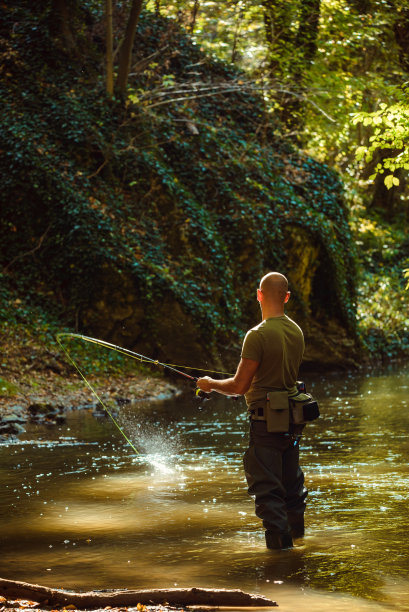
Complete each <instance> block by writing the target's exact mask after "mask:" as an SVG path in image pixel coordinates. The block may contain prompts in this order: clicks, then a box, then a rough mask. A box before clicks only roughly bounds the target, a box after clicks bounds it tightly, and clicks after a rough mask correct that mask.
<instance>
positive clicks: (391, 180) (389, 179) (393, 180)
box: [384, 174, 399, 189]
mask: <svg viewBox="0 0 409 612" xmlns="http://www.w3.org/2000/svg"><path fill="white" fill-rule="evenodd" d="M384 183H385V185H386V187H387V188H388V189H391V188H392V187H393V186H394V185H395V186H397V185H399V179H398V177H397V176H393V174H388V175H387V176H385V178H384Z"/></svg>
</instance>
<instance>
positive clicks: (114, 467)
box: [0, 366, 409, 612]
mask: <svg viewBox="0 0 409 612" xmlns="http://www.w3.org/2000/svg"><path fill="white" fill-rule="evenodd" d="M408 374H409V367H408V366H399V367H398V366H395V367H390V368H389V369H387V370H386V369H384V370H382V371H375V370H373V371H366V372H363V373H359V374H356V373H355V374H340V373H337V374H328V375H326V376H323V375H308V376H306V381H307V384H308V386H309V389H310V390H311V391H312V392H313V393H314V395H315V396H316V397H317V398H318V399H319V401H320V408H321V415H322V416H321V418H320V419H319V420H318V421H316V422H314V423H313V424H310V425H309V426H308V427H307V428H306V430H305V435H304V437H303V439H302V443H301V449H302V450H301V455H302V465H303V468H304V471H305V476H306V484H307V487H308V489H309V497H308V508H307V514H306V536H305V537H304V538H303V539H302V540H297V541H296V547H295V548H294V549H293V550H289V551H280V552H272V551H268V550H267V549H266V548H265V544H264V534H263V530H262V528H261V524H260V521H259V520H258V519H257V518H256V517H255V515H254V511H253V500H252V499H251V498H250V497H249V496H248V494H247V491H246V485H245V479H244V474H243V470H242V454H243V451H244V449H245V447H246V440H247V423H246V415H245V409H244V403H243V400H239V401H232V400H228V399H225V398H222V397H220V396H218V397H215V398H214V399H212V400H211V401H208V402H206V403H204V404H203V405H202V407H203V409H202V410H199V409H198V406H199V404H198V403H197V401H196V400H195V399H193V398H192V397H191V396H189V397H185V398H183V399H182V400H180V399H178V400H171V401H170V400H169V401H160V402H154V403H151V404H146V403H143V402H135V403H131V404H128V405H125V406H123V407H122V408H121V409H120V411H119V415H118V420H119V422H120V424H121V426H122V427H123V429H124V431H125V432H126V435H127V436H128V437H129V438H130V439H131V440H132V441H133V443H134V444H135V446H136V447H137V448H138V450H139V451H140V453H139V454H138V455H136V454H135V452H134V451H133V449H132V448H131V447H130V446H129V445H128V444H127V443H126V441H125V440H124V438H123V437H122V435H121V434H120V432H119V430H118V429H117V428H116V427H115V425H114V424H113V423H112V421H111V420H110V419H109V418H102V417H99V418H98V417H96V416H94V415H93V414H92V411H91V410H89V411H88V410H76V411H70V412H69V413H68V415H67V422H66V424H64V425H61V426H54V427H45V426H38V425H31V426H30V427H29V429H28V430H27V432H26V434H25V435H23V436H21V437H20V439H19V440H18V441H15V442H10V443H5V444H2V445H0V482H1V498H0V517H1V523H2V528H1V533H0V576H1V577H3V578H10V579H15V580H24V581H27V582H31V583H38V584H43V585H47V586H54V587H64V588H69V589H78V590H85V589H106V588H130V589H131V588H135V589H136V588H149V587H162V588H164V587H173V586H179V587H187V586H202V587H215V588H241V589H244V590H246V591H249V592H253V593H262V594H264V595H266V596H268V597H271V598H272V599H275V600H277V602H278V604H279V606H280V608H279V609H281V610H282V611H283V612H289V611H292V612H293V611H294V610H295V609H298V608H300V609H307V608H308V607H309V608H310V609H312V610H314V612H319V611H321V610H322V611H331V612H337V611H338V610H339V611H343V610H353V611H357V612H360V611H366V610H374V611H375V610H409V541H408V531H409V512H408V503H409V467H408V456H409V410H408V406H409V382H408V380H409V379H408Z"/></svg>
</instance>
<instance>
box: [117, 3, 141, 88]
mask: <svg viewBox="0 0 409 612" xmlns="http://www.w3.org/2000/svg"><path fill="white" fill-rule="evenodd" d="M142 5H143V0H132V6H131V11H130V13H129V18H128V23H127V26H126V32H125V38H124V40H123V43H122V45H121V48H120V50H119V68H118V78H117V82H116V85H117V88H118V90H119V91H120V92H121V93H122V94H124V93H125V91H126V86H127V83H128V74H129V70H130V68H131V61H132V48H133V41H134V38H135V31H136V26H137V25H138V21H139V16H140V14H141V11H142Z"/></svg>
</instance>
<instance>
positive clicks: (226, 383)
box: [196, 357, 259, 395]
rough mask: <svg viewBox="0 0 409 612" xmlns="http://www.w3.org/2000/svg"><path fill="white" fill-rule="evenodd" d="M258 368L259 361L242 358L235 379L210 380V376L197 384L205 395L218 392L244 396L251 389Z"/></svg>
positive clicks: (204, 377) (201, 379)
mask: <svg viewBox="0 0 409 612" xmlns="http://www.w3.org/2000/svg"><path fill="white" fill-rule="evenodd" d="M258 366H259V362H258V361H253V360H252V359H245V358H244V357H242V359H241V360H240V363H239V365H238V367H237V371H236V374H235V375H234V377H233V378H224V379H223V380H216V379H215V378H210V376H203V378H199V380H198V381H197V383H196V384H197V386H198V387H199V389H201V390H202V391H205V393H210V392H211V391H217V392H218V393H222V394H223V395H244V393H246V392H247V391H248V390H249V388H250V385H251V381H252V380H253V376H254V374H255V373H256V371H257V368H258Z"/></svg>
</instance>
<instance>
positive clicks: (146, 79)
mask: <svg viewBox="0 0 409 612" xmlns="http://www.w3.org/2000/svg"><path fill="white" fill-rule="evenodd" d="M50 4H51V3H50ZM0 11H1V13H2V14H1V19H0V22H1V24H2V25H1V26H0V27H1V41H0V45H1V48H0V52H1V56H0V65H1V70H2V81H1V106H2V113H1V116H2V124H1V133H0V135H1V146H0V148H1V150H2V154H1V174H2V177H3V178H2V189H1V192H0V193H1V195H0V198H1V217H0V227H1V241H0V256H1V269H2V275H1V279H0V280H1V290H0V291H1V292H0V297H1V300H2V306H1V308H2V309H1V314H2V317H3V319H5V318H8V319H9V321H10V320H13V321H15V322H16V323H20V324H23V323H24V324H29V317H30V316H34V314H33V313H38V312H41V313H43V316H44V313H45V316H46V317H47V316H50V317H51V316H52V317H53V320H54V321H58V322H59V324H61V326H64V327H68V328H70V327H71V328H75V327H76V329H78V330H79V331H81V332H84V333H88V334H94V335H96V336H99V337H101V338H104V339H106V340H111V341H113V342H115V343H118V344H121V345H126V346H129V347H135V348H137V349H139V350H140V351H146V352H147V353H148V354H149V355H151V356H155V357H160V358H162V359H171V360H173V361H174V362H178V361H179V362H180V361H184V362H188V363H193V364H197V365H198V366H199V365H202V366H204V365H205V364H209V365H210V364H212V365H220V364H221V363H223V365H224V367H226V365H229V366H230V367H231V366H232V365H233V364H234V363H236V361H237V358H238V355H239V347H240V343H241V340H242V337H243V332H244V331H245V330H246V329H247V328H248V327H249V326H251V325H254V324H256V323H257V322H258V321H259V310H258V304H257V302H256V299H255V298H256V287H257V284H258V282H259V279H260V277H261V276H262V275H263V274H264V273H266V272H268V271H270V270H279V271H282V272H283V273H285V274H287V275H288V277H289V279H290V282H291V290H292V300H291V303H292V306H291V308H290V309H289V314H290V315H291V314H292V315H293V316H294V317H295V318H296V319H297V321H299V322H300V323H301V324H302V325H303V326H304V328H305V331H306V335H307V341H308V347H309V348H308V352H307V361H310V362H317V361H320V362H325V363H337V364H341V363H345V364H347V363H349V361H348V360H349V359H350V358H351V355H353V347H354V338H355V289H354V282H355V271H354V255H353V248H352V242H351V236H350V230H349V226H348V222H347V212H346V208H345V205H344V201H343V194H342V186H341V184H340V181H339V179H338V177H337V175H336V174H335V173H334V172H332V171H331V170H330V169H329V168H328V167H326V166H324V165H322V164H320V163H317V162H316V161H314V160H313V159H311V158H309V157H307V156H305V155H304V154H303V153H302V151H300V150H298V149H297V148H296V147H295V146H290V145H289V144H286V143H285V142H284V141H283V139H282V138H281V137H280V129H279V126H278V125H275V124H274V118H271V115H268V116H267V115H266V113H265V110H264V106H263V100H262V97H260V95H259V94H258V92H256V91H251V90H250V89H249V87H247V85H246V79H245V77H244V76H243V75H242V74H240V73H239V72H238V71H237V70H236V69H233V68H231V67H230V66H229V65H226V64H223V63H221V62H219V61H216V60H215V59H213V58H211V57H209V56H206V55H205V54H204V53H203V52H202V51H201V50H200V49H199V48H197V47H196V46H195V45H193V44H192V43H191V42H190V41H189V38H188V37H187V36H186V35H184V34H183V32H181V31H180V30H179V29H178V28H177V27H176V25H175V24H174V22H172V21H166V20H163V19H159V18H158V17H155V16H153V15H151V14H149V13H145V14H142V17H141V21H140V24H139V29H138V32H137V36H136V41H135V51H134V62H135V65H134V68H133V69H132V71H131V72H132V75H131V78H130V82H131V88H132V91H131V93H130V95H129V98H128V99H127V100H126V102H124V101H123V100H110V99H108V98H107V97H106V95H105V92H104V83H103V77H102V76H101V75H100V73H101V72H102V71H103V61H104V57H103V51H104V49H103V44H102V38H101V36H102V32H103V25H102V23H98V18H97V16H95V15H94V16H93V15H92V14H86V15H85V13H84V15H85V17H86V18H85V17H84V24H86V25H84V28H83V30H82V31H81V32H80V33H79V40H78V45H77V49H76V52H75V53H74V54H73V53H71V55H70V56H67V55H66V54H65V52H64V51H63V50H62V49H61V45H59V44H58V40H57V39H56V38H55V37H54V38H53V32H52V27H51V26H52V24H51V22H50V19H49V18H48V17H49V15H48V13H47V9H46V8H44V6H42V7H41V11H40V8H39V7H38V6H37V3H31V2H29V1H28V0H27V1H23V0H16V1H15V2H13V3H12V4H9V5H7V6H6V5H5V4H3V5H2V6H1V8H0ZM35 11H39V13H38V14H36V13H35ZM27 315H29V317H28V318H27ZM36 316H37V315H36ZM34 324H35V322H34Z"/></svg>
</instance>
